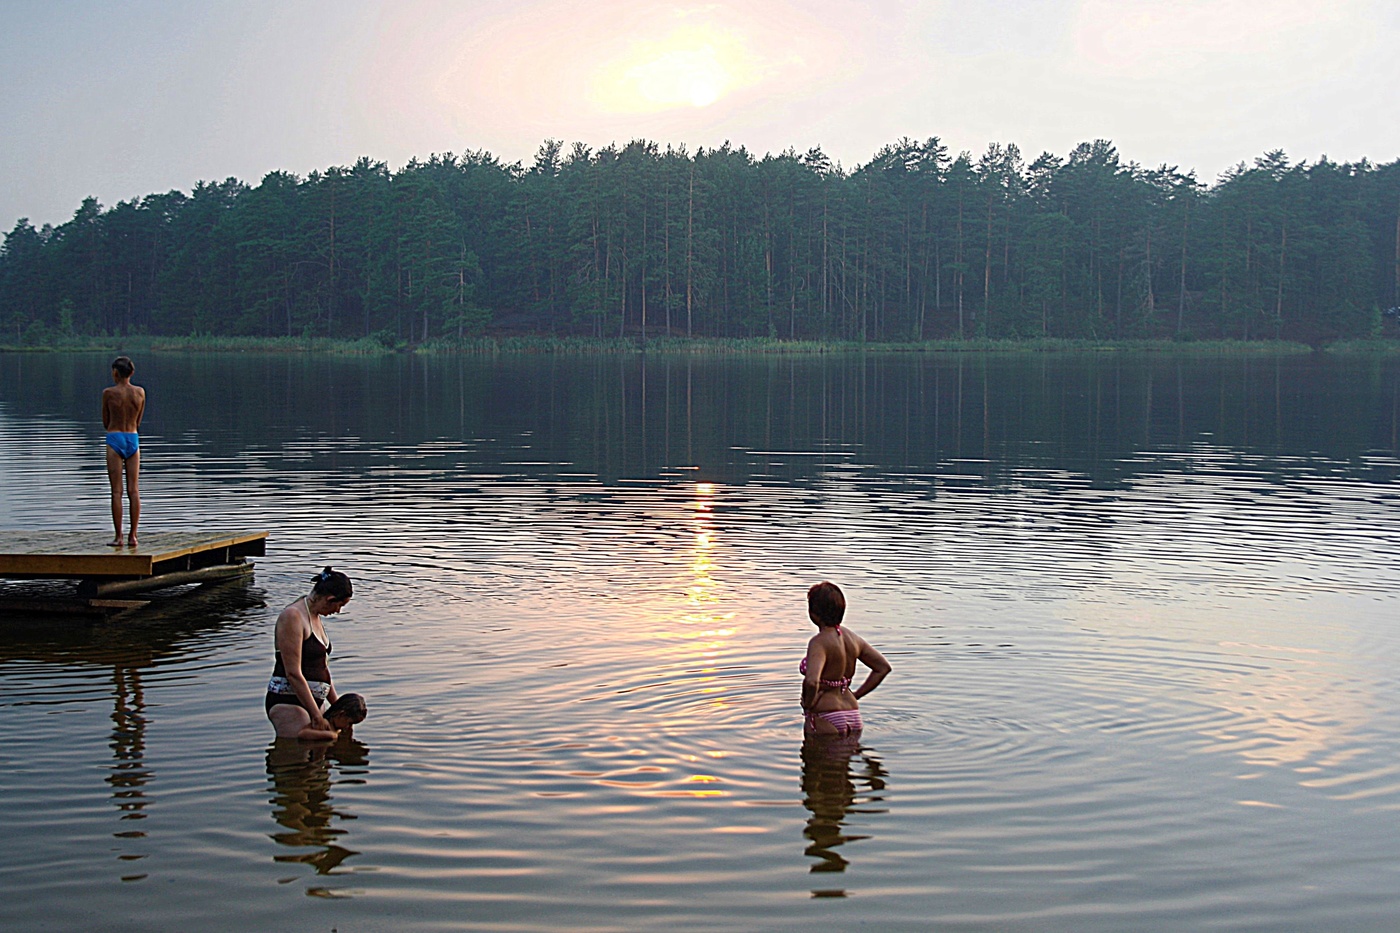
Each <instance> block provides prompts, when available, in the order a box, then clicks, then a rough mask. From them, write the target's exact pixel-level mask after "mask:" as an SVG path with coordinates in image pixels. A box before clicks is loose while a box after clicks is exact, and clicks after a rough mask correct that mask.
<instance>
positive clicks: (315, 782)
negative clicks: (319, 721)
mask: <svg viewBox="0 0 1400 933" xmlns="http://www.w3.org/2000/svg"><path fill="white" fill-rule="evenodd" d="M368 764H369V747H368V746H366V745H364V744H363V743H361V742H357V741H355V739H354V738H353V737H351V736H347V735H342V736H341V737H340V738H339V739H337V740H336V741H335V742H334V743H333V744H330V745H310V744H307V743H306V742H300V741H298V740H296V739H276V740H275V741H273V743H272V745H271V746H270V747H269V748H268V750H267V773H268V776H269V777H270V778H271V779H272V807H273V809H272V818H273V819H274V820H276V821H277V822H278V823H279V824H281V826H282V827H283V831H282V832H276V833H272V834H271V836H272V838H273V839H274V840H276V841H277V843H279V844H280V845H284V846H290V847H292V848H298V849H308V848H309V849H312V850H313V851H309V852H297V853H287V854H284V855H274V856H273V859H272V860H273V861H274V862H292V863H301V864H305V865H310V866H311V867H312V868H314V869H315V870H316V874H318V875H331V874H337V873H338V872H336V868H337V867H338V866H339V865H340V864H341V863H342V862H344V861H345V860H346V859H347V858H349V857H350V856H352V855H358V854H359V853H358V852H355V851H353V850H351V849H347V848H345V847H344V846H342V845H340V844H338V842H337V840H338V839H339V838H340V837H341V836H344V835H345V833H346V830H345V829H344V828H342V827H340V826H337V825H335V824H336V823H337V822H339V821H342V820H353V819H355V818H356V817H355V815H354V814H353V813H348V812H346V811H345V809H344V807H343V805H342V807H341V808H340V809H337V808H336V807H335V805H334V795H333V794H332V790H331V789H332V787H333V786H334V785H336V784H347V783H357V784H358V783H363V782H364V779H363V775H364V774H365V772H366V770H367V766H368ZM333 771H338V772H339V774H340V775H341V776H340V777H336V776H334V774H333Z"/></svg>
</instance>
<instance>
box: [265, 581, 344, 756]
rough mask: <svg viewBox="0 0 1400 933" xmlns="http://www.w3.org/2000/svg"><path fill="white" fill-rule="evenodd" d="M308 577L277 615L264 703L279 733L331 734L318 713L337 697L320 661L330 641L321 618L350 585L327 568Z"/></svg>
mask: <svg viewBox="0 0 1400 933" xmlns="http://www.w3.org/2000/svg"><path fill="white" fill-rule="evenodd" d="M311 581H312V583H314V584H315V585H314V586H313V587H312V588H311V592H310V593H309V594H307V595H306V596H303V597H301V598H300V599H298V600H297V601H296V602H294V603H292V604H291V605H290V606H288V607H287V608H286V609H283V610H282V613H281V614H280V615H279V616H278V617H277V631H276V634H275V636H274V638H275V643H276V648H277V651H276V655H275V660H274V661H273V665H272V679H270V680H269V681H268V682H267V700H266V701H265V703H264V706H265V708H266V709H267V718H268V719H269V720H270V721H271V722H272V725H273V728H275V729H276V730H277V736H278V737H279V738H300V739H333V738H335V737H336V729H335V727H334V726H332V725H331V724H330V723H329V722H327V721H326V718H325V715H324V714H323V713H322V712H321V711H322V710H323V709H324V708H325V704H327V703H334V702H335V701H336V699H337V695H336V692H335V683H334V682H333V681H332V680H331V670H330V666H329V665H328V664H327V663H326V658H327V656H329V655H330V653H331V641H330V639H329V638H328V637H327V636H326V629H325V625H324V624H323V622H322V618H323V617H325V616H331V615H335V614H336V613H337V612H339V611H340V610H342V609H344V608H345V604H346V603H348V602H350V595H351V593H352V591H353V590H352V587H351V586H350V578H349V577H347V576H346V575H345V574H343V573H340V572H339V571H336V570H332V569H331V568H329V567H327V568H326V569H325V570H322V571H321V572H320V573H318V574H317V575H316V576H314V577H312V578H311Z"/></svg>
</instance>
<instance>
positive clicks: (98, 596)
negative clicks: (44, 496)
mask: <svg viewBox="0 0 1400 933" xmlns="http://www.w3.org/2000/svg"><path fill="white" fill-rule="evenodd" d="M107 540H109V539H108V538H107V536H106V535H105V534H104V533H103V532H101V531H0V579H9V580H60V581H61V580H70V581H75V582H76V584H77V587H76V592H75V594H74V597H73V598H71V599H69V598H66V597H62V598H60V597H55V596H53V595H46V596H43V597H38V598H33V597H28V596H25V595H0V611H3V610H11V611H27V612H36V611H37V612H44V611H50V612H69V613H72V612H78V613H89V614H90V613H94V612H95V613H98V614H109V613H112V612H119V611H123V610H127V609H136V608H140V607H142V606H145V605H147V604H148V603H149V600H143V599H131V598H129V597H130V596H131V595H133V594H137V593H145V592H149V591H151V590H157V589H162V588H164V587H170V586H180V585H183V584H190V583H210V582H215V581H218V580H227V579H232V578H234V577H239V576H243V575H246V574H250V573H252V572H253V565H252V564H251V563H249V562H248V560H247V558H249V557H260V556H262V555H263V554H265V553H266V546H267V532H265V531H253V532H181V531H164V532H162V531H157V532H147V533H144V534H142V535H141V544H140V546H139V547H135V548H125V547H122V548H115V547H110V546H108V545H107Z"/></svg>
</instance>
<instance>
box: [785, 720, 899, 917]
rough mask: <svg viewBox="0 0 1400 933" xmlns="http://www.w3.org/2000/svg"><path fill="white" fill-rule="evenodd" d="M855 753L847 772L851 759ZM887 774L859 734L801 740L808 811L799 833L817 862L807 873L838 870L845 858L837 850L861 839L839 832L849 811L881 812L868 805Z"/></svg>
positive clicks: (878, 796) (840, 893) (826, 892)
mask: <svg viewBox="0 0 1400 933" xmlns="http://www.w3.org/2000/svg"><path fill="white" fill-rule="evenodd" d="M857 757H858V759H859V764H858V765H857V771H856V773H855V774H852V768H851V766H852V759H856V758H857ZM888 776H889V772H887V771H886V770H885V767H884V765H883V764H881V763H880V760H879V759H878V758H876V757H875V756H874V755H873V754H871V753H870V751H869V750H868V749H865V748H862V747H861V744H860V734H859V733H857V734H855V735H834V736H820V735H809V736H807V738H806V740H805V741H803V743H802V794H803V796H802V805H803V806H805V807H806V808H807V809H808V810H810V811H811V812H812V815H811V817H810V818H809V819H808V820H807V827H806V828H805V829H804V830H803V831H802V834H803V835H804V836H806V837H807V840H808V846H807V849H806V851H805V853H804V854H806V855H810V856H812V857H813V858H815V859H816V860H817V861H816V862H815V863H813V865H812V866H811V868H810V869H809V870H810V871H812V872H843V871H845V870H846V866H847V865H849V864H850V860H849V859H847V858H845V857H844V856H842V855H841V854H840V853H838V852H837V849H839V848H840V847H841V846H842V845H844V844H845V843H847V842H856V841H858V840H861V839H867V838H869V837H868V836H855V835H850V834H848V833H847V832H845V822H846V817H847V816H849V815H850V814H852V813H884V812H885V808H884V807H880V806H871V805H872V804H879V803H880V802H881V801H883V800H884V797H883V796H882V792H883V791H884V789H885V779H886V778H887V777H888ZM812 895H813V896H814V897H845V896H846V892H845V890H844V889H836V890H832V889H823V890H814V891H813V892H812Z"/></svg>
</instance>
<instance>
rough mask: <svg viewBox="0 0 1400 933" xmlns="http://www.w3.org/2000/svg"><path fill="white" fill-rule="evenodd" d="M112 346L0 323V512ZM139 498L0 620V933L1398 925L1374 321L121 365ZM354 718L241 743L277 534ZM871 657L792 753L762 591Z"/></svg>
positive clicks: (67, 450)
mask: <svg viewBox="0 0 1400 933" xmlns="http://www.w3.org/2000/svg"><path fill="white" fill-rule="evenodd" d="M109 361H110V358H109V357H108V356H105V355H93V354H34V355H22V354H19V355H17V354H0V527H7V528H20V529H38V528H62V529H92V530H93V534H94V536H95V539H97V540H99V541H105V540H106V539H107V537H108V536H109V535H110V531H111V529H110V520H109V518H108V505H107V487H106V477H105V470H104V465H103V454H102V450H101V447H100V444H101V424H100V418H99V395H100V392H101V390H102V388H103V387H104V386H105V385H106V384H108V371H107V366H108V363H109ZM136 365H137V372H136V379H135V381H136V382H137V383H139V384H141V385H144V386H145V387H146V388H147V390H148V392H149V397H150V402H149V408H148V413H147V417H146V421H145V424H144V425H143V431H142V457H143V464H142V481H141V486H142V499H143V516H142V529H143V530H145V531H148V532H153V531H158V530H187V529H188V530H198V529H222V528H234V529H239V530H266V531H268V532H269V533H270V538H269V541H268V554H267V556H266V557H265V558H260V559H259V560H258V561H257V571H256V575H255V578H254V580H253V581H252V582H244V583H236V584H226V585H223V586H220V587H214V588H211V589H208V590H205V591H199V592H195V593H191V594H188V595H185V596H183V597H181V598H178V599H167V600H162V601H159V602H158V603H156V604H155V605H153V606H152V607H151V608H150V609H148V610H145V611H143V612H142V613H140V614H138V615H137V616H136V617H134V618H131V619H129V620H126V621H114V622H107V623H96V624H94V623H88V622H80V621H74V620H54V619H49V620H45V621H42V622H36V621H34V620H32V619H29V618H22V617H16V616H6V617H2V618H0V773H3V775H4V778H3V782H0V814H2V815H3V816H2V817H0V818H3V826H0V829H3V832H0V927H4V928H5V929H7V930H21V929H24V930H28V929H102V930H131V931H136V930H151V929H168V930H174V929H201V930H250V929H296V930H330V929H336V930H339V931H342V933H344V931H358V930H386V929H394V930H425V931H426V930H460V929H482V930H622V929H661V928H675V929H686V930H749V929H753V930H798V929H803V930H805V929H835V928H837V927H838V926H848V925H852V924H858V923H865V924H867V925H869V926H870V927H871V928H875V929H882V930H927V929H937V930H944V931H959V930H989V931H992V930H994V931H1047V930H1055V931H1058V930H1065V931H1100V930H1102V931H1119V930H1134V931H1153V930H1300V931H1301V930H1323V929H1325V930H1330V931H1340V930H1368V931H1369V930H1388V929H1394V928H1396V927H1397V926H1400V893H1397V887H1396V881H1397V877H1400V831H1397V830H1400V677H1397V673H1396V672H1397V670H1400V631H1398V630H1397V626H1396V621H1397V612H1396V610H1397V605H1400V599H1398V596H1397V594H1400V561H1397V559H1396V553H1397V548H1398V547H1400V494H1398V493H1400V487H1397V482H1396V480H1397V475H1400V460H1397V451H1398V450H1400V443H1397V436H1398V431H1397V428H1400V358H1396V357H1378V356H1339V355H1308V354H1301V355H1281V356H1272V355H1270V356H1259V355H1255V356H1224V357H1222V356H1214V355H1206V354H1198V355H1189V354H1183V355H1169V354H1151V355H1138V354H1129V353H1108V352H1105V353H1097V354H1093V353H1063V354H1051V353H1041V354H1006V355H976V354H933V353H926V354H921V353H906V354H888V355H884V354H868V355H857V354H833V355H810V356H807V355H803V356H771V357H767V356H745V357H720V356H694V357H690V356H658V355H655V354H647V355H642V354H637V355H599V356H588V355H579V356H566V355H545V354H541V355H531V356H502V357H497V358H487V357H460V358H457V357H411V356H391V357H385V358H351V357H328V356H303V355H290V354H289V355H258V354H248V355H221V354H145V355H139V356H137V357H136ZM326 564H333V565H334V566H335V567H336V568H337V569H340V570H344V571H345V572H346V573H348V574H350V576H351V577H352V578H353V580H354V583H355V598H354V600H353V601H352V602H351V603H350V605H349V607H348V608H347V610H346V611H345V612H344V613H343V614H342V615H340V616H336V617H333V618H331V619H329V620H328V622H327V629H328V631H329V633H330V636H331V639H332V641H333V643H334V651H333V653H332V656H331V658H332V660H331V666H332V670H333V671H334V675H335V679H336V682H337V684H338V686H339V687H340V689H341V690H342V691H357V692H360V693H363V694H365V695H366V697H367V699H368V701H369V707H370V715H369V719H368V720H367V721H366V722H365V723H363V724H362V725H361V726H359V727H357V728H356V730H355V732H354V735H353V737H352V738H342V739H341V740H339V741H338V742H337V743H336V744H334V745H331V746H328V747H327V746H321V747H315V746H305V745H298V744H297V743H295V742H292V743H275V742H273V741H272V730H271V727H270V726H269V724H268V723H267V721H266V719H265V717H264V715H263V709H262V701H263V691H264V689H265V684H266V681H267V677H268V674H269V672H270V670H271V655H272V628H273V621H274V619H275V617H276V614H277V612H278V611H279V610H280V608H281V607H282V606H285V605H286V604H287V603H289V602H291V601H292V600H294V599H296V598H298V597H299V596H301V595H302V594H304V593H305V592H306V591H307V589H308V586H309V584H308V580H309V578H310V577H311V575H312V574H313V573H315V572H316V571H318V570H320V568H321V567H322V566H323V565H326ZM822 579H830V580H833V581H835V582H837V583H839V584H840V585H841V586H842V587H843V588H844V590H845V592H846V596H847V599H848V602H849V610H848V614H847V624H848V625H849V627H850V628H852V629H853V630H855V631H857V632H859V633H860V634H861V635H863V636H865V637H866V638H867V639H869V640H870V641H871V642H872V643H873V644H875V645H876V646H877V647H879V648H880V649H881V650H882V651H883V652H884V653H885V654H886V656H887V657H888V658H889V659H890V661H891V663H892V664H893V666H894V672H893V673H892V674H891V676H890V677H889V679H888V680H886V681H885V683H884V684H883V685H882V686H881V687H880V689H879V690H877V691H876V692H875V693H874V694H872V695H871V696H870V697H868V698H867V699H866V701H865V702H864V703H863V706H862V711H863V713H864V716H865V720H866V728H865V731H864V734H863V735H862V736H861V738H860V740H859V741H858V742H852V743H845V744H840V743H837V744H828V745H825V746H811V747H806V748H804V745H803V741H802V728H801V715H800V710H799V708H798V705H797V697H798V692H799V689H798V688H799V675H798V674H797V664H798V661H799V659H800V658H801V657H802V654H803V650H804V646H805V643H806V640H807V638H808V637H809V636H810V635H811V633H812V631H813V628H812V626H811V624H810V623H809V622H808V621H807V618H806V605H805V590H806V588H807V587H808V586H809V585H810V584H812V583H814V582H817V581H818V580H822Z"/></svg>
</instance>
